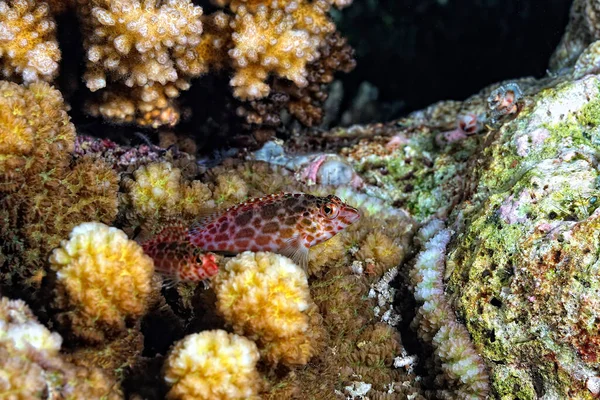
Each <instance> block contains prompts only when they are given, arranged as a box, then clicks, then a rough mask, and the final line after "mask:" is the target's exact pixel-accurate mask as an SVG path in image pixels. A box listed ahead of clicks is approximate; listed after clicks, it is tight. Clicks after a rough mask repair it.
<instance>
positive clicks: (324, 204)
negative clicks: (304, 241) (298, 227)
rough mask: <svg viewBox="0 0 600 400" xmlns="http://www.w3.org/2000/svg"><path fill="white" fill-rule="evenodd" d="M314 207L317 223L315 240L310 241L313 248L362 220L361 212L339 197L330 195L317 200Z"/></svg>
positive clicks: (314, 217) (313, 212) (313, 213)
mask: <svg viewBox="0 0 600 400" xmlns="http://www.w3.org/2000/svg"><path fill="white" fill-rule="evenodd" d="M316 199H317V200H316V202H315V203H314V205H313V207H312V213H311V214H312V215H313V220H314V223H315V228H316V229H315V232H314V240H310V239H311V237H312V235H311V236H309V239H308V241H309V242H311V246H312V245H315V244H318V243H321V242H324V241H325V240H327V239H330V238H331V237H333V236H335V235H336V234H337V233H339V232H341V231H342V230H344V229H346V228H347V227H348V226H350V225H351V224H353V223H354V222H356V221H357V220H358V219H359V218H360V212H359V211H358V210H357V209H356V208H354V207H351V206H349V205H348V204H346V203H344V202H343V201H342V200H341V199H340V198H339V197H337V196H334V195H329V196H327V197H319V198H316Z"/></svg>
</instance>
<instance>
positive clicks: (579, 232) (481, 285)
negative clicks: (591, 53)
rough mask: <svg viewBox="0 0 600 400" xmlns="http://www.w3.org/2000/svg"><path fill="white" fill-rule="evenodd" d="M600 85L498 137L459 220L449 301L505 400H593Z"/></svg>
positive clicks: (553, 99)
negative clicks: (590, 399) (557, 399)
mask: <svg viewBox="0 0 600 400" xmlns="http://www.w3.org/2000/svg"><path fill="white" fill-rule="evenodd" d="M599 85H600V79H598V77H596V76H588V77H586V78H584V79H582V80H578V81H574V82H567V83H563V84H560V85H558V86H556V87H555V88H551V89H545V90H543V91H541V92H539V93H538V94H536V95H534V96H533V97H532V102H531V104H530V105H529V106H528V107H526V108H525V109H524V110H523V111H522V112H521V114H520V115H519V116H518V117H517V118H516V119H515V120H513V121H511V122H508V123H506V124H504V126H503V127H502V128H501V129H500V130H499V131H497V132H494V133H492V134H490V137H489V138H488V143H486V145H485V146H484V150H483V151H482V154H479V155H478V158H479V159H480V161H481V163H480V164H479V165H480V167H479V168H478V169H477V170H474V171H471V175H472V176H471V177H470V178H468V179H470V180H471V183H473V185H472V186H471V187H473V188H474V190H473V193H472V194H471V195H470V196H468V195H467V199H465V200H466V201H464V202H463V203H462V206H461V207H459V208H457V209H456V210H455V211H454V212H453V214H452V215H451V219H450V222H451V223H453V224H454V225H453V229H454V230H455V231H456V232H457V234H456V235H455V237H454V239H453V240H452V242H451V243H450V244H449V247H448V258H447V263H446V278H447V279H448V286H447V292H448V295H449V296H450V300H451V301H452V302H453V305H454V307H455V308H456V310H457V311H458V314H459V316H460V317H462V318H463V319H464V322H465V323H466V326H467V328H468V330H469V332H470V334H471V335H472V337H473V340H474V342H475V346H476V348H478V349H479V351H480V352H481V353H482V355H483V357H484V359H485V360H486V361H487V364H488V366H489V367H490V377H491V378H490V379H491V386H492V395H494V396H495V397H497V398H502V399H516V398H519V399H533V398H541V397H544V398H567V397H568V398H592V393H591V389H588V387H589V385H588V381H594V379H596V378H594V377H595V376H596V375H597V374H598V368H599V367H600V347H598V344H599V343H600V325H599V324H598V322H599V321H600V282H599V280H598V273H599V271H600V261H599V256H600V230H599V229H598V228H599V227H600V209H598V206H599V205H600V201H599V198H600V188H599V179H598V178H599V175H600V174H599V172H598V165H597V163H598V160H597V156H598V152H599V150H600V86H599Z"/></svg>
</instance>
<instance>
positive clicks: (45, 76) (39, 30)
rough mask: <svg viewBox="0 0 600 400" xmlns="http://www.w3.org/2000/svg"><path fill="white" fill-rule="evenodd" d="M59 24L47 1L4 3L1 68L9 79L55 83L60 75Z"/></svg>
mask: <svg viewBox="0 0 600 400" xmlns="http://www.w3.org/2000/svg"><path fill="white" fill-rule="evenodd" d="M55 30H56V23H55V22H54V18H53V17H52V15H51V14H50V8H49V6H48V4H47V3H46V2H44V1H34V0H9V1H8V2H6V1H1V2H0V67H1V71H2V76H3V77H4V78H5V79H11V80H12V79H15V80H17V81H20V82H25V83H29V82H36V81H38V80H44V81H51V80H53V79H54V78H55V77H56V75H57V74H58V62H59V61H60V49H59V48H58V43H57V41H56V32H55Z"/></svg>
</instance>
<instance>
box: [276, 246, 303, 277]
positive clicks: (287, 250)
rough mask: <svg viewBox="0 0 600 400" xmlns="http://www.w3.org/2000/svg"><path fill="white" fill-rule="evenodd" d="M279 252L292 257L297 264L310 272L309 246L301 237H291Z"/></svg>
mask: <svg viewBox="0 0 600 400" xmlns="http://www.w3.org/2000/svg"><path fill="white" fill-rule="evenodd" d="M279 254H281V255H284V256H286V257H289V258H291V259H292V261H293V262H294V263H295V264H296V265H298V266H300V267H302V269H303V270H304V272H308V248H306V247H305V246H304V245H302V242H300V240H299V239H297V238H294V239H291V240H290V241H289V242H287V243H286V245H285V247H284V248H283V249H282V250H281V251H280V252H279Z"/></svg>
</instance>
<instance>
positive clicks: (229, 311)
mask: <svg viewBox="0 0 600 400" xmlns="http://www.w3.org/2000/svg"><path fill="white" fill-rule="evenodd" d="M259 283H260V284H259ZM213 288H214V290H215V292H216V295H217V309H218V310H219V312H220V313H221V314H222V315H223V317H224V318H225V320H226V321H227V322H228V323H229V324H230V325H232V327H233V329H234V331H235V332H236V333H238V334H243V335H245V336H246V337H248V338H250V339H253V340H255V341H256V342H257V344H258V346H259V348H260V350H261V354H262V358H263V359H265V360H266V361H267V362H268V363H269V364H272V365H276V364H278V363H282V364H284V365H287V366H292V365H304V364H306V363H307V362H308V361H309V360H310V358H311V357H313V356H314V355H315V354H317V352H318V351H319V350H320V346H321V345H322V340H323V336H324V334H325V332H324V330H323V326H322V321H321V317H320V315H319V312H318V309H317V306H316V305H315V304H314V302H313V301H312V299H311V297H310V292H309V289H308V281H307V279H306V275H305V273H304V271H303V270H302V268H300V267H299V266H297V265H295V264H294V263H293V262H292V261H291V260H290V259H288V258H287V257H284V256H281V255H278V254H274V253H264V252H258V253H252V252H244V253H242V254H240V255H238V256H237V257H235V258H233V259H231V260H230V261H229V262H227V264H226V265H225V266H224V267H223V269H222V270H221V271H220V272H219V274H218V275H217V277H216V278H215V281H214V284H213Z"/></svg>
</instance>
